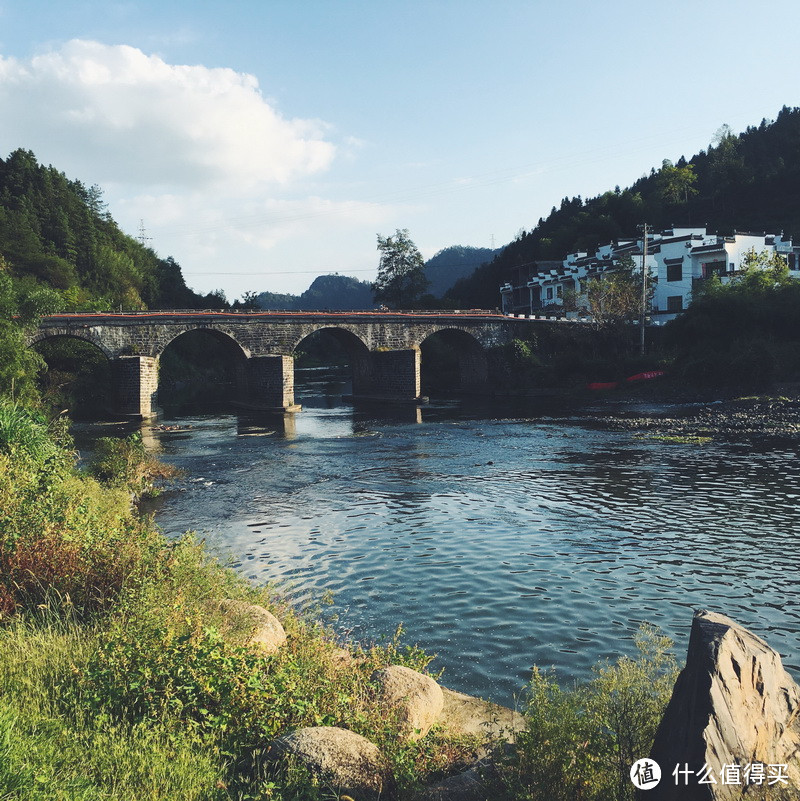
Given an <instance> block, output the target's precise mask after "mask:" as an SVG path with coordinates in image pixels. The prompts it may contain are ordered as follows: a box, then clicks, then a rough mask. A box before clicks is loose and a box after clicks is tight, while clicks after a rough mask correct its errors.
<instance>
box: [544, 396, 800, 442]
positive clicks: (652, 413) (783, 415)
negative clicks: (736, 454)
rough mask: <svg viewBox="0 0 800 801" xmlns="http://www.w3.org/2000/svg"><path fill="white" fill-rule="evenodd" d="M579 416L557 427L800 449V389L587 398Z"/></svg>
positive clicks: (666, 438)
mask: <svg viewBox="0 0 800 801" xmlns="http://www.w3.org/2000/svg"><path fill="white" fill-rule="evenodd" d="M583 401H584V402H583V403H582V404H578V405H577V408H575V409H574V413H573V414H571V415H570V416H564V417H548V418H547V419H549V420H552V421H560V422H568V423H571V424H574V423H576V422H578V423H584V424H588V425H591V426H594V427H598V428H603V429H606V430H609V431H630V432H632V433H633V434H634V435H638V436H641V437H643V438H647V439H656V440H662V441H665V442H669V441H674V442H681V441H684V442H687V443H691V442H695V443H698V444H702V443H705V442H709V441H711V440H713V441H717V442H736V441H743V442H754V441H761V442H775V443H777V442H792V443H800V389H799V388H798V387H797V385H791V386H786V387H781V388H779V389H778V390H777V391H776V392H775V394H769V395H765V394H762V395H735V394H730V393H721V392H720V393H709V392H704V393H700V392H696V393H694V392H690V391H687V390H685V389H681V388H676V387H674V386H670V385H666V386H661V387H659V386H656V387H652V388H647V389H639V390H637V391H636V392H632V393H630V394H628V395H623V394H621V393H609V394H606V395H604V396H599V397H593V398H588V399H587V398H585V397H584V399H583Z"/></svg>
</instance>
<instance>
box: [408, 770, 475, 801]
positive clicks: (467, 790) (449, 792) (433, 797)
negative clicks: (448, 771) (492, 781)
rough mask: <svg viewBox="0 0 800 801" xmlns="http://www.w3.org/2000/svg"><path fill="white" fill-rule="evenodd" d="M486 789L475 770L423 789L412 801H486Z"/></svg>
mask: <svg viewBox="0 0 800 801" xmlns="http://www.w3.org/2000/svg"><path fill="white" fill-rule="evenodd" d="M489 792H490V788H488V787H487V786H486V785H485V784H484V783H483V781H482V780H481V777H480V774H479V773H478V771H477V770H476V769H475V768H470V769H469V770H466V771H464V772H463V773H459V774H457V775H456V776H450V777H448V778H447V779H444V780H443V781H440V782H437V783H436V784H431V785H428V786H427V787H425V788H424V789H423V790H422V791H421V792H419V793H417V795H415V796H414V801H486V799H488V798H489V795H488V793H489Z"/></svg>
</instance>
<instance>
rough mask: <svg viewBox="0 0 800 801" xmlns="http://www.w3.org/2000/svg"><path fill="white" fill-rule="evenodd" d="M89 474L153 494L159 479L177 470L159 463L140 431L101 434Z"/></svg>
mask: <svg viewBox="0 0 800 801" xmlns="http://www.w3.org/2000/svg"><path fill="white" fill-rule="evenodd" d="M89 473H90V474H91V475H93V476H94V477H95V478H96V479H98V480H99V481H102V482H104V483H105V484H107V485H109V486H111V487H125V488H126V489H128V490H130V491H131V492H133V493H134V494H136V495H137V496H141V495H146V494H153V492H154V491H155V482H156V481H157V480H158V479H165V478H169V477H170V476H174V475H175V473H176V471H175V469H174V468H172V467H170V466H169V465H165V464H163V463H162V462H159V461H158V460H157V459H155V458H154V457H153V456H151V455H150V454H149V453H148V452H147V450H146V449H145V447H144V444H143V442H142V435H141V434H138V433H137V434H131V435H130V436H129V437H127V438H126V439H119V438H117V437H101V438H100V439H98V440H97V443H96V445H95V450H94V454H93V455H92V459H91V461H90V462H89Z"/></svg>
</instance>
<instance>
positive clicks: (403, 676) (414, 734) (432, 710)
mask: <svg viewBox="0 0 800 801" xmlns="http://www.w3.org/2000/svg"><path fill="white" fill-rule="evenodd" d="M372 680H373V681H374V682H376V683H377V685H378V697H379V698H380V700H381V701H382V703H383V704H385V705H386V706H387V707H389V708H390V709H391V710H393V711H395V712H396V713H397V715H398V717H399V721H400V734H401V736H404V737H406V738H408V739H409V740H419V739H421V738H422V737H424V736H425V735H426V734H427V733H428V732H429V731H430V728H431V726H433V724H434V722H435V721H436V718H437V717H438V716H439V713H440V712H441V711H442V706H443V705H444V697H443V695H442V688H441V687H440V686H439V685H438V684H437V683H436V682H435V681H434V680H433V679H432V678H431V677H430V676H426V675H424V674H423V673H418V672H417V671H416V670H411V668H407V667H403V666H402V665H390V666H389V667H385V668H382V669H381V670H376V671H375V673H373V674H372Z"/></svg>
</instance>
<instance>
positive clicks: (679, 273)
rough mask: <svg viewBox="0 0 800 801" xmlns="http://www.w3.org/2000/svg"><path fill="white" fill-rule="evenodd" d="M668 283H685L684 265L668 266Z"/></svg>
mask: <svg viewBox="0 0 800 801" xmlns="http://www.w3.org/2000/svg"><path fill="white" fill-rule="evenodd" d="M667 281H683V264H681V263H678V264H668V265H667Z"/></svg>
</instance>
